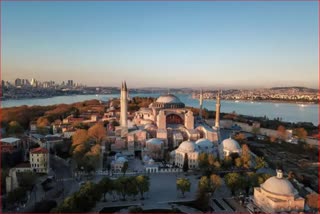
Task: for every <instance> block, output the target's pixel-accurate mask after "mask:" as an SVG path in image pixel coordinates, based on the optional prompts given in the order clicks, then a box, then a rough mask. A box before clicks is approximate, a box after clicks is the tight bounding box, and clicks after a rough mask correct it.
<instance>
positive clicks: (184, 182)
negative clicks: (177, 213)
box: [176, 178, 191, 197]
mask: <svg viewBox="0 0 320 214" xmlns="http://www.w3.org/2000/svg"><path fill="white" fill-rule="evenodd" d="M176 184H177V190H180V191H181V193H182V197H184V193H185V192H190V187H191V183H190V181H189V179H188V178H178V179H177V182H176Z"/></svg>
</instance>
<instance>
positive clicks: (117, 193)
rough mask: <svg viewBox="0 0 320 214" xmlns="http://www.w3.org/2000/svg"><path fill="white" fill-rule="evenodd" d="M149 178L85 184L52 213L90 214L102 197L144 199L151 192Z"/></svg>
mask: <svg viewBox="0 0 320 214" xmlns="http://www.w3.org/2000/svg"><path fill="white" fill-rule="evenodd" d="M149 186H150V181H149V177H148V176H145V175H138V176H131V177H124V176H122V177H119V178H118V179H116V180H111V179H110V178H108V177H105V178H103V179H102V180H101V181H100V182H99V183H97V184H95V183H93V182H87V183H85V184H84V185H83V186H82V187H81V188H80V190H79V191H78V192H75V193H73V194H72V195H71V196H69V197H67V198H66V199H65V200H64V201H63V202H62V203H61V204H60V205H59V206H58V207H56V208H54V209H52V210H51V212H88V211H90V210H91V209H92V208H93V207H94V206H95V205H96V202H97V201H99V200H100V199H101V198H102V196H103V200H104V201H106V200H107V195H108V194H110V195H111V196H112V198H113V200H116V198H117V197H118V199H121V200H126V197H127V196H132V197H133V198H135V197H136V196H137V195H140V198H141V199H144V193H145V192H147V191H149Z"/></svg>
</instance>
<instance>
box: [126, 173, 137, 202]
mask: <svg viewBox="0 0 320 214" xmlns="http://www.w3.org/2000/svg"><path fill="white" fill-rule="evenodd" d="M128 180H129V181H128V187H127V188H128V189H127V191H128V195H129V196H133V198H134V199H135V197H136V196H137V195H138V194H139V190H138V186H137V183H136V178H135V177H134V176H131V177H129V178H128Z"/></svg>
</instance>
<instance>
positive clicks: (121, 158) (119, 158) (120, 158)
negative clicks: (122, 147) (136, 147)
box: [117, 156, 128, 163]
mask: <svg viewBox="0 0 320 214" xmlns="http://www.w3.org/2000/svg"><path fill="white" fill-rule="evenodd" d="M117 162H119V163H124V162H128V160H127V159H126V158H125V157H122V156H121V157H118V158H117Z"/></svg>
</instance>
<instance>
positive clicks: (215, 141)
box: [111, 82, 305, 213]
mask: <svg viewBox="0 0 320 214" xmlns="http://www.w3.org/2000/svg"><path fill="white" fill-rule="evenodd" d="M202 97H203V96H202V92H201V93H200V100H199V109H200V115H199V116H194V115H193V112H192V111H191V110H190V109H188V108H186V106H185V104H184V103H183V102H181V101H180V99H179V98H178V97H176V96H175V95H172V94H165V95H161V96H160V97H158V98H157V99H156V100H155V102H153V103H151V104H150V105H149V106H148V107H147V108H141V109H139V110H138V111H137V112H135V113H134V116H133V119H132V120H128V88H127V85H126V82H124V83H123V84H122V87H121V95H120V108H121V109H120V126H118V127H116V137H115V143H114V144H113V145H112V146H111V150H113V151H116V152H118V153H117V155H116V156H115V159H114V161H113V162H112V165H113V168H114V169H115V171H118V172H119V171H120V170H121V167H122V166H123V163H124V162H126V161H128V159H126V158H127V157H128V156H136V154H137V152H138V154H139V155H140V158H141V160H142V162H143V163H144V165H145V170H146V172H158V170H159V167H158V165H157V163H156V161H155V160H163V159H165V158H166V157H165V154H166V153H167V154H169V159H170V163H171V164H172V165H175V166H176V167H179V168H183V164H184V162H185V158H186V156H187V158H188V167H189V169H197V168H198V164H199V163H198V157H199V155H200V154H201V153H207V154H212V155H213V156H214V157H216V158H218V159H220V160H223V159H224V158H226V157H228V156H230V155H231V154H234V153H238V154H239V155H241V152H242V151H241V147H240V145H239V144H238V142H237V141H235V140H234V139H232V138H227V139H224V140H223V139H221V137H220V126H219V124H220V107H221V104H220V95H219V94H218V96H217V102H216V117H215V125H214V127H210V126H209V125H208V124H206V122H205V120H204V119H202V116H201V110H202V102H203V98H202ZM128 124H130V125H128ZM253 155H254V154H253ZM253 201H254V204H256V206H258V207H260V208H261V210H262V211H263V212H269V213H271V212H283V211H289V212H291V211H302V210H304V206H305V199H304V198H302V197H300V196H299V195H298V193H297V190H296V189H295V188H294V187H293V186H292V184H291V183H290V181H288V180H287V179H286V178H284V177H283V172H282V171H281V170H277V175H276V176H273V177H271V178H269V179H267V180H266V181H265V182H264V183H262V184H261V185H260V187H255V188H254V195H253Z"/></svg>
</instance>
